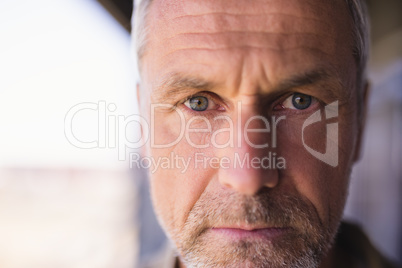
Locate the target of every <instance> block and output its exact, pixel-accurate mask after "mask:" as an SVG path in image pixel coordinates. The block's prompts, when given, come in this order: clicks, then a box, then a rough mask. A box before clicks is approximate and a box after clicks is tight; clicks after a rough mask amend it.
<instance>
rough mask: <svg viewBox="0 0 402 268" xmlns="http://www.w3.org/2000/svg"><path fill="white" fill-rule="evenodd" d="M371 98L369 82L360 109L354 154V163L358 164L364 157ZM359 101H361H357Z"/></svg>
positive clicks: (363, 93)
mask: <svg viewBox="0 0 402 268" xmlns="http://www.w3.org/2000/svg"><path fill="white" fill-rule="evenodd" d="M369 96H370V83H369V82H368V81H367V82H366V83H365V85H364V88H363V92H362V99H361V102H362V103H361V104H360V105H361V106H360V107H359V108H358V109H359V117H358V118H357V120H358V129H357V139H356V147H355V153H354V159H353V161H354V162H357V161H358V160H359V159H360V157H361V155H362V147H363V139H364V138H363V133H364V129H365V126H366V120H367V110H368V104H369ZM357 101H359V99H358V100H357Z"/></svg>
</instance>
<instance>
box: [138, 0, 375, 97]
mask: <svg viewBox="0 0 402 268" xmlns="http://www.w3.org/2000/svg"><path fill="white" fill-rule="evenodd" d="M345 1H346V3H347V6H348V9H349V12H350V15H351V17H352V20H353V29H352V30H353V32H352V33H353V39H354V46H353V56H354V58H355V60H356V65H357V87H358V89H360V91H362V90H361V89H362V88H363V86H364V83H365V81H366V79H367V61H368V56H369V50H370V36H369V33H370V25H369V19H368V11H367V6H366V1H365V0H345ZM151 3H152V0H134V12H133V17H132V25H133V27H132V29H133V30H132V36H133V41H134V45H133V49H135V51H134V54H135V56H136V58H137V68H138V71H140V70H141V59H142V56H143V55H144V51H145V45H146V38H147V33H148V27H147V25H146V24H145V20H146V18H147V15H148V12H149V6H150V5H151Z"/></svg>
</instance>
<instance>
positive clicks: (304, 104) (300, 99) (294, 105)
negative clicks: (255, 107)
mask: <svg viewBox="0 0 402 268" xmlns="http://www.w3.org/2000/svg"><path fill="white" fill-rule="evenodd" d="M315 102H317V100H316V99H315V98H314V97H312V96H310V95H306V94H302V93H294V94H292V95H290V96H289V97H288V98H287V99H285V100H284V101H283V102H282V103H281V104H279V108H283V109H293V110H304V109H307V108H309V107H310V106H311V105H312V104H314V103H315ZM275 108H276V107H275ZM276 110H277V109H276Z"/></svg>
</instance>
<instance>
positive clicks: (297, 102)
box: [292, 93, 312, 110]
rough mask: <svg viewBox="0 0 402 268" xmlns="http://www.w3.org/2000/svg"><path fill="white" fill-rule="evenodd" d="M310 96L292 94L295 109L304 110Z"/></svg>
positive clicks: (308, 105) (310, 99) (309, 100)
mask: <svg viewBox="0 0 402 268" xmlns="http://www.w3.org/2000/svg"><path fill="white" fill-rule="evenodd" d="M311 101H312V97H311V96H309V95H305V94H301V93H295V94H293V98H292V104H293V106H294V107H295V108H296V109H299V110H304V109H307V108H308V107H310V105H311Z"/></svg>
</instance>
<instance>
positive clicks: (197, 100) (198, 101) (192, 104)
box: [185, 96, 208, 112]
mask: <svg viewBox="0 0 402 268" xmlns="http://www.w3.org/2000/svg"><path fill="white" fill-rule="evenodd" d="M185 104H186V106H187V107H189V108H191V109H192V110H194V111H198V112H202V111H205V110H206V109H207V108H208V98H206V97H204V96H195V97H192V98H190V99H189V100H187V101H186V103H185Z"/></svg>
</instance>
